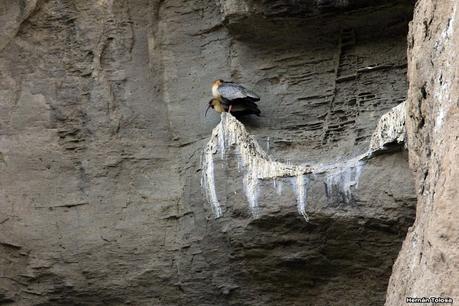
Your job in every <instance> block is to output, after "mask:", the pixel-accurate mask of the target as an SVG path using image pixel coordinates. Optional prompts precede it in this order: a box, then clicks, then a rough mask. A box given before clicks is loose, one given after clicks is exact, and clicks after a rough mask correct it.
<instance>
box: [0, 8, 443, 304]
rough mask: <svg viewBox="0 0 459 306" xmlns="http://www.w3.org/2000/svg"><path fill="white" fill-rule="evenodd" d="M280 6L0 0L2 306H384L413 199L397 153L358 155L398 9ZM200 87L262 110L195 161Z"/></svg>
mask: <svg viewBox="0 0 459 306" xmlns="http://www.w3.org/2000/svg"><path fill="white" fill-rule="evenodd" d="M284 2H285V3H287V2H286V1H284ZM284 2H281V1H278V2H277V3H279V5H278V6H277V7H274V6H273V3H274V2H271V1H244V2H242V1H230V2H227V1H197V0H196V1H187V2H186V3H185V2H184V1H182V0H170V1H169V0H168V1H147V0H135V1H108V0H107V1H102V0H101V1H93V0H91V1H90V0H72V1H70V0H69V1H67V0H49V1H6V2H5V1H3V2H0V20H1V21H2V22H0V33H1V34H0V35H1V36H0V37H1V38H2V39H1V43H0V93H1V95H0V108H1V109H0V186H1V188H0V272H1V273H0V275H1V278H0V301H1V302H4V303H11V304H17V305H32V304H41V305H50V304H51V305H70V304H84V305H184V304H189V305H326V304H331V305H343V304H344V305H346V304H350V305H368V304H382V303H383V301H384V294H385V290H386V286H387V281H388V278H389V275H390V271H391V266H392V262H393V260H394V258H395V257H396V254H397V253H398V251H399V248H400V243H401V240H402V238H403V237H404V236H405V233H406V230H407V227H408V226H409V225H411V223H412V220H413V210H414V202H415V196H414V194H415V193H414V190H413V183H412V180H411V174H410V172H409V170H408V164H407V154H406V152H405V151H404V149H403V144H400V145H399V146H398V147H397V148H392V149H391V150H388V152H386V153H384V154H379V155H378V154H376V155H375V156H373V157H372V158H371V159H366V160H364V161H363V163H360V158H359V156H362V154H366V152H367V151H368V148H369V146H370V142H371V138H372V133H373V132H374V131H375V128H376V126H377V124H378V121H379V119H380V118H381V116H382V115H383V114H385V113H387V112H389V111H390V110H391V109H392V108H393V107H395V106H397V105H398V104H399V103H401V102H403V101H405V100H406V89H407V83H406V80H405V79H406V76H405V74H406V58H405V54H406V43H405V42H406V34H407V24H408V21H409V20H410V18H411V10H412V8H411V6H409V5H404V4H399V3H398V2H400V1H370V2H368V1H313V2H310V3H309V2H308V1H304V2H300V1H296V2H295V1H288V3H303V4H301V5H303V6H304V7H303V8H302V9H300V10H296V8H290V7H286V8H285V9H284V8H283V6H284V4H285V3H284ZM364 2H365V3H364ZM288 3H287V4H288ZM227 10H232V11H231V13H227V12H228V11H227ZM270 12H271V13H270ZM295 12H300V13H301V14H298V13H295ZM308 12H311V13H308ZM3 21H5V22H3ZM217 78H221V79H225V80H229V79H231V80H234V81H237V82H241V83H244V84H246V85H247V86H248V87H250V88H252V89H253V90H254V91H255V92H256V93H258V94H259V95H260V96H261V98H262V100H261V102H260V103H259V106H260V109H261V110H262V116H261V117H259V118H245V119H241V123H242V124H243V125H238V124H239V123H237V122H236V123H235V124H233V125H232V126H233V127H234V128H235V129H236V128H238V127H243V128H244V129H245V131H246V134H245V135H246V136H247V137H249V136H250V137H252V138H253V139H254V140H255V141H256V143H257V144H258V145H257V146H258V147H257V146H256V147H255V149H254V148H245V149H241V148H237V146H236V144H237V143H238V141H239V140H238V139H234V138H231V137H229V140H232V141H229V142H218V138H217V142H216V144H215V148H214V149H215V150H214V151H212V161H213V163H212V169H211V168H210V167H207V168H206V167H202V166H201V165H203V164H202V160H201V159H203V160H205V157H206V156H205V155H204V156H203V152H206V148H207V144H208V143H209V141H210V140H211V139H212V137H214V136H213V130H214V128H216V127H218V124H219V122H220V120H221V118H220V116H218V115H217V114H211V115H210V116H209V115H208V116H207V118H205V117H204V110H205V107H206V103H207V102H208V100H209V98H210V82H211V81H212V80H214V79H217ZM439 114H440V113H439ZM445 114H446V113H445ZM440 117H441V116H440ZM444 118H445V121H443V122H447V121H446V118H448V117H447V116H445V117H444ZM226 119H228V118H226ZM233 123H234V122H233ZM439 126H442V125H439ZM223 132H225V131H223ZM226 132H228V131H226ZM226 132H225V133H226ZM233 132H234V131H233ZM231 135H235V134H234V133H233V134H231V133H230V134H228V135H227V136H231ZM237 135H241V134H237ZM243 138H244V137H243ZM244 139H245V138H244ZM233 141H234V143H233ZM220 148H223V150H219V149H220ZM252 149H254V150H255V152H258V153H257V154H256V155H255V156H256V157H257V158H256V159H250V158H249V159H244V158H241V159H238V156H239V157H243V156H244V155H242V156H241V155H240V153H241V150H252ZM209 156H210V155H207V157H209ZM201 157H203V158H201ZM263 160H268V161H269V162H270V163H269V164H266V163H265V162H264V161H263ZM271 162H277V163H278V164H275V165H277V166H276V167H273V168H272V167H271V165H272V164H271ZM204 165H210V164H209V163H207V164H206V163H204ZM247 166H249V169H250V171H249V172H247V171H246V167H247ZM303 167H304V170H305V171H303ZM279 169H282V173H283V174H285V175H282V176H280V177H277V174H278V170H279ZM308 169H309V170H308ZM311 169H327V170H328V171H310V170H311ZM211 170H213V171H211ZM300 170H301V171H300ZM272 171H274V172H272ZM289 171H291V172H289ZM203 172H206V173H208V174H210V173H213V174H214V176H213V178H214V179H213V183H212V184H211V181H205V180H204V184H209V185H214V186H215V190H214V191H215V193H214V194H212V193H211V194H210V195H209V194H207V196H206V192H205V191H204V190H203V188H202V186H201V183H202V181H201V178H202V175H203ZM273 173H275V174H276V175H274V176H273V175H272V174H273ZM258 176H263V177H261V178H260V177H258ZM214 196H215V199H216V200H217V201H218V206H217V205H215V203H217V202H214V204H212V201H210V202H209V201H208V200H207V198H208V197H210V198H212V197H214ZM216 215H218V217H217V218H216ZM306 219H307V220H306Z"/></svg>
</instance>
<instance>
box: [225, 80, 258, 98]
mask: <svg viewBox="0 0 459 306" xmlns="http://www.w3.org/2000/svg"><path fill="white" fill-rule="evenodd" d="M218 92H219V93H220V95H221V96H222V97H223V98H224V99H227V100H234V99H244V98H252V99H254V100H259V99H260V97H258V96H257V95H256V94H255V93H254V92H253V91H250V90H248V89H247V88H245V87H243V86H241V85H239V84H235V83H223V84H222V85H220V87H218Z"/></svg>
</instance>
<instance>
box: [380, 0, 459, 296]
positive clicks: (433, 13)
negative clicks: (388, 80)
mask: <svg viewBox="0 0 459 306" xmlns="http://www.w3.org/2000/svg"><path fill="white" fill-rule="evenodd" d="M458 19H459V4H458V3H457V1H441V2H438V1H429V0H422V1H418V3H417V5H416V9H415V14H414V19H413V22H412V24H411V28H410V34H409V37H408V41H409V49H408V55H409V57H408V58H409V70H408V77H409V91H408V100H407V103H408V105H407V111H408V114H409V115H408V117H407V128H408V139H409V143H408V146H409V152H410V154H409V155H410V165H411V168H412V169H413V170H414V173H415V176H416V191H417V196H418V205H417V210H416V222H415V224H414V225H413V227H412V228H411V229H410V231H409V233H408V236H407V238H406V239H405V242H404V244H403V248H402V251H401V253H400V255H399V256H398V259H397V262H396V264H395V266H394V272H393V274H392V277H391V281H390V284H389V287H388V291H387V302H386V305H401V304H403V303H404V302H405V298H406V297H407V296H411V297H424V296H427V297H431V296H437V297H438V296H443V297H451V298H453V299H454V300H455V302H456V301H457V299H458V298H459V286H458V284H459V244H458V242H459V227H458V225H457V224H458V223H457V220H458V218H459V210H458V208H457V204H458V203H459V194H458V188H457V187H458V182H459V167H458V165H457V161H458V160H459V147H458V138H459V132H458V131H459V104H458V101H459V100H458V99H459V88H458V85H459V83H458V79H457V78H458V75H459V73H458V72H459V71H458V67H459V66H458V64H457V63H458V59H459V58H458V57H459V36H458V31H459V23H458V22H457V20H458Z"/></svg>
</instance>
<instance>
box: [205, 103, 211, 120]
mask: <svg viewBox="0 0 459 306" xmlns="http://www.w3.org/2000/svg"><path fill="white" fill-rule="evenodd" d="M209 108H210V104H209V105H207V109H206V113H205V114H204V117H205V116H207V112H208V111H209Z"/></svg>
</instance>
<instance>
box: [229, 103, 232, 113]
mask: <svg viewBox="0 0 459 306" xmlns="http://www.w3.org/2000/svg"><path fill="white" fill-rule="evenodd" d="M232 107H233V104H230V106H229V109H228V113H231V108H232Z"/></svg>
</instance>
